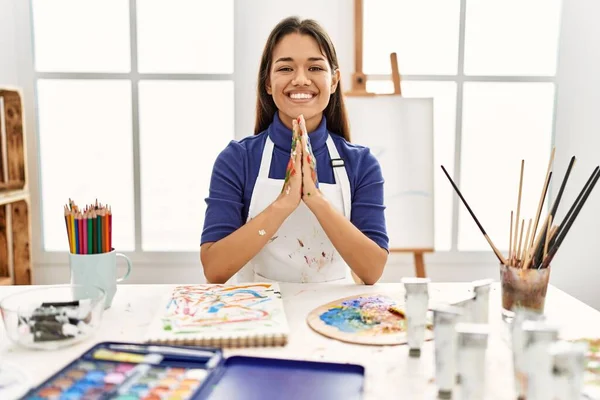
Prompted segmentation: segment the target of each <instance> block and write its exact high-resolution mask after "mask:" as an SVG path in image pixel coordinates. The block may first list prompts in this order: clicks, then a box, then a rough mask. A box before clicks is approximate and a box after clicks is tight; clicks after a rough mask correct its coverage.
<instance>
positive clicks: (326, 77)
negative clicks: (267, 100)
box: [266, 33, 339, 132]
mask: <svg viewBox="0 0 600 400" xmlns="http://www.w3.org/2000/svg"><path fill="white" fill-rule="evenodd" d="M338 80H339V71H337V70H336V71H333V72H332V71H331V67H330V65H329V60H327V59H326V58H325V56H324V55H323V54H322V52H321V49H320V48H319V45H318V44H317V42H316V40H315V39H313V38H312V37H311V36H308V35H301V34H298V33H292V34H289V35H286V36H284V37H283V38H282V39H281V40H280V41H279V43H278V44H277V45H276V46H275V48H274V49H273V54H272V64H271V71H269V79H268V81H267V87H266V89H267V93H268V94H270V95H271V96H273V101H274V102H275V105H276V106H277V108H278V109H279V117H280V119H281V121H282V122H283V123H284V125H285V126H287V127H288V128H290V129H291V128H292V120H293V119H295V118H297V117H298V116H299V115H300V114H303V115H304V119H305V120H306V129H307V130H308V131H309V132H311V131H313V130H315V129H316V127H317V126H318V125H319V123H320V122H321V117H322V116H323V110H325V108H326V107H327V104H328V103H329V97H330V96H331V94H332V93H333V92H335V90H336V87H337V83H338Z"/></svg>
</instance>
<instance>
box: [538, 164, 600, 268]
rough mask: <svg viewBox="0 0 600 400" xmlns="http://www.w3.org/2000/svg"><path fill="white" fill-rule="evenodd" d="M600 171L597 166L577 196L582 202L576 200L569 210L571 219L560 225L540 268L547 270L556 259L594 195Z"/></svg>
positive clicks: (599, 167)
mask: <svg viewBox="0 0 600 400" xmlns="http://www.w3.org/2000/svg"><path fill="white" fill-rule="evenodd" d="M599 169H600V166H597V167H596V168H595V169H594V171H593V172H592V175H591V176H590V178H589V179H588V181H587V183H586V185H585V186H584V188H583V189H582V191H581V192H580V193H579V196H577V200H580V201H579V202H578V201H577V200H575V203H573V205H572V206H571V209H570V210H569V218H568V219H567V218H565V219H564V220H563V222H562V223H561V224H560V226H559V228H558V231H557V233H556V234H555V236H554V238H553V240H552V241H553V242H554V244H552V247H551V248H550V250H548V255H547V256H546V257H545V258H544V260H543V261H542V263H541V264H540V265H539V266H538V268H547V267H548V266H549V265H550V263H551V262H552V259H553V258H554V256H555V254H556V252H557V251H558V249H559V248H560V245H561V244H562V242H563V240H564V239H565V237H566V236H567V233H568V232H569V229H571V226H572V225H573V222H575V219H576V218H577V215H579V212H580V211H581V209H582V208H583V205H584V204H585V202H586V200H587V198H588V197H589V195H590V193H592V190H593V189H594V186H595V185H596V182H598V178H600V172H599ZM571 210H573V211H572V212H571Z"/></svg>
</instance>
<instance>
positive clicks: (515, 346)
mask: <svg viewBox="0 0 600 400" xmlns="http://www.w3.org/2000/svg"><path fill="white" fill-rule="evenodd" d="M513 312H514V318H513V320H512V323H511V326H510V336H511V347H512V356H513V373H514V381H515V391H516V393H517V398H519V399H521V398H525V396H526V395H527V373H526V370H525V358H524V352H525V337H524V334H523V322H525V321H540V320H543V319H544V315H543V314H540V313H539V312H538V311H535V310H533V309H530V308H522V307H515V308H513Z"/></svg>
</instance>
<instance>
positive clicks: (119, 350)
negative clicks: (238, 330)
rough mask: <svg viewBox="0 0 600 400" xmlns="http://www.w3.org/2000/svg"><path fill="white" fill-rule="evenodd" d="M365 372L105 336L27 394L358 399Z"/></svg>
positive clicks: (35, 397) (35, 398) (32, 397)
mask: <svg viewBox="0 0 600 400" xmlns="http://www.w3.org/2000/svg"><path fill="white" fill-rule="evenodd" d="M159 350H160V351H159ZM124 353H126V354H127V357H128V358H127V359H125V358H123V354H124ZM111 358H114V359H111ZM117 358H118V360H117ZM134 359H135V360H134ZM364 373H365V370H364V367H363V366H361V365H357V364H341V363H327V362H316V361H302V360H291V359H273V358H262V357H247V356H231V357H228V358H225V357H224V355H223V351H222V349H220V348H210V347H191V346H172V345H165V346H159V345H153V344H140V343H128V342H101V343H98V344H96V345H94V346H92V347H91V348H90V349H88V350H87V351H85V352H84V353H83V354H82V355H81V356H79V357H78V358H76V359H75V360H73V361H72V362H70V363H69V364H68V365H66V366H65V367H63V368H62V369H60V370H59V371H58V372H56V373H55V374H54V375H52V376H51V377H50V378H48V379H46V380H45V381H44V382H42V383H41V384H40V385H38V386H37V387H35V388H32V389H31V390H30V391H29V392H28V393H27V394H26V395H25V396H24V397H23V399H27V400H42V399H47V398H59V399H61V400H62V399H65V400H71V399H73V400H75V399H84V398H85V399H94V400H108V399H128V400H129V399H130V400H133V399H142V398H146V397H148V396H152V395H156V396H158V397H160V398H168V397H171V396H172V397H177V398H180V399H182V400H183V399H186V400H187V399H189V400H200V399H203V400H204V399H207V400H222V399H228V400H229V399H240V400H244V399H248V400H250V399H257V400H258V399H261V400H262V399H270V398H281V396H282V394H283V393H285V395H284V397H285V398H286V399H290V400H296V399H298V400H299V399H315V400H319V399H337V398H340V399H350V400H359V399H362V396H363V387H364Z"/></svg>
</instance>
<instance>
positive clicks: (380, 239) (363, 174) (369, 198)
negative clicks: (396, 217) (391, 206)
mask: <svg viewBox="0 0 600 400" xmlns="http://www.w3.org/2000/svg"><path fill="white" fill-rule="evenodd" d="M361 153H362V154H361V157H360V158H359V162H358V164H357V165H356V171H357V176H356V185H355V189H354V196H353V197H352V211H351V217H350V220H351V222H352V223H353V224H354V226H356V227H357V228H358V229H359V230H360V231H361V232H362V233H364V234H365V235H366V236H367V237H369V238H370V239H371V240H373V241H374V242H375V243H377V244H378V245H379V246H380V247H381V248H383V249H385V250H386V251H388V252H389V238H388V235H387V229H386V223H385V205H384V195H383V183H384V179H383V174H382V172H381V166H380V165H379V161H377V159H376V158H375V156H374V155H373V154H372V153H371V151H370V150H369V149H368V148H364V149H363V150H362V152H361Z"/></svg>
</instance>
